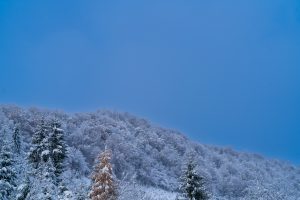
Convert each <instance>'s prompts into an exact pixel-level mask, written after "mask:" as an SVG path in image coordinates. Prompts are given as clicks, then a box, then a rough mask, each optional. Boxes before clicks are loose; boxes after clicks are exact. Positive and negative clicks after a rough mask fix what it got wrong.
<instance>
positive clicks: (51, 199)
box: [26, 160, 58, 200]
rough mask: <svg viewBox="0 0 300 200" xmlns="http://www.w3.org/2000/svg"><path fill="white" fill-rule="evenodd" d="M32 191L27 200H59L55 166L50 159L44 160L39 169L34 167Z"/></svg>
mask: <svg viewBox="0 0 300 200" xmlns="http://www.w3.org/2000/svg"><path fill="white" fill-rule="evenodd" d="M30 182H31V187H30V192H29V193H28V195H27V198H26V200H27V199H28V200H36V199H39V200H57V199H58V187H57V185H56V175H55V168H54V167H53V165H52V162H51V161H50V160H47V161H45V162H44V161H42V162H41V163H40V164H39V167H38V168H37V169H33V171H32V177H31V181H30Z"/></svg>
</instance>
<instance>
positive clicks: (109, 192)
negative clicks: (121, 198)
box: [90, 149, 117, 200]
mask: <svg viewBox="0 0 300 200" xmlns="http://www.w3.org/2000/svg"><path fill="white" fill-rule="evenodd" d="M98 159H99V163H98V164H97V165H96V167H95V170H94V172H93V174H92V182H93V184H92V190H91V192H90V198H91V199H92V200H116V199H117V187H116V184H115V182H114V179H113V174H112V165H111V164H110V160H111V152H110V151H109V150H107V149H106V150H105V151H104V152H103V153H101V154H100V156H99V157H98Z"/></svg>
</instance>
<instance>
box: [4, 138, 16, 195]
mask: <svg viewBox="0 0 300 200" xmlns="http://www.w3.org/2000/svg"><path fill="white" fill-rule="evenodd" d="M15 178H16V175H15V172H14V169H13V159H12V153H11V150H10V148H9V146H8V144H6V142H4V145H3V146H2V148H1V152H0V197H1V198H0V199H4V200H6V199H12V193H13V191H14V187H15Z"/></svg>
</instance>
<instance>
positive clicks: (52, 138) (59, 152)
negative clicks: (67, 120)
mask: <svg viewBox="0 0 300 200" xmlns="http://www.w3.org/2000/svg"><path fill="white" fill-rule="evenodd" d="M49 145H50V146H49V150H50V157H51V160H52V162H53V166H54V168H55V174H56V176H59V175H60V174H61V173H62V169H63V162H64V160H65V158H66V153H67V151H66V143H65V141H64V131H63V129H61V125H60V123H59V122H58V121H53V122H52V123H51V132H50V134H49Z"/></svg>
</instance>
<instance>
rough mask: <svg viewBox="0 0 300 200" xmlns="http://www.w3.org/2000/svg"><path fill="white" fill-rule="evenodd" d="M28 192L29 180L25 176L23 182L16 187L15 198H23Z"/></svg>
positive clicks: (20, 199)
mask: <svg viewBox="0 0 300 200" xmlns="http://www.w3.org/2000/svg"><path fill="white" fill-rule="evenodd" d="M29 192H30V180H29V177H26V181H25V183H23V184H21V185H20V186H19V187H18V189H17V195H16V200H25V199H26V198H27V195H28V193H29Z"/></svg>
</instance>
